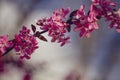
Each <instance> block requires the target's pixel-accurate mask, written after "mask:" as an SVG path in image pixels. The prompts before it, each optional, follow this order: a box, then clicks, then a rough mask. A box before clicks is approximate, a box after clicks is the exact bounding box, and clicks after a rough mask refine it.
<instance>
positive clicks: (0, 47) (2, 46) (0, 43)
mask: <svg viewBox="0 0 120 80" xmlns="http://www.w3.org/2000/svg"><path fill="white" fill-rule="evenodd" d="M9 47H11V42H9V41H8V35H5V36H0V56H1V55H2V54H3V53H5V52H6V50H7V49H8V48H9Z"/></svg>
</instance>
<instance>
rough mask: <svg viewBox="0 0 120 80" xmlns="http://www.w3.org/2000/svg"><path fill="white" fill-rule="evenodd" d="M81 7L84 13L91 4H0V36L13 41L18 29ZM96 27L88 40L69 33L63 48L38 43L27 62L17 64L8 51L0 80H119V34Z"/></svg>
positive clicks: (6, 0)
mask: <svg viewBox="0 0 120 80" xmlns="http://www.w3.org/2000/svg"><path fill="white" fill-rule="evenodd" d="M115 1H117V3H118V5H119V4H120V1H119V0H115ZM81 4H85V5H86V9H85V10H86V11H88V9H89V6H90V4H91V0H0V35H6V34H9V38H10V39H13V38H14V34H15V33H17V32H18V31H19V30H20V29H21V27H22V25H26V26H27V27H29V28H30V25H31V24H35V23H36V21H37V20H38V19H41V18H43V17H50V15H51V14H52V12H53V11H54V10H55V9H60V8H62V7H65V8H67V7H70V10H71V11H73V10H75V9H78V8H79V7H80V5H81ZM118 7H119V6H118ZM99 25H100V29H99V30H96V31H95V32H93V33H92V34H91V37H90V38H85V37H83V38H79V33H76V32H73V31H71V33H68V35H70V36H71V44H67V45H65V46H64V47H60V45H59V44H56V43H51V42H50V39H51V38H49V37H47V39H48V42H43V41H40V40H38V42H39V46H40V47H39V49H37V50H36V51H35V53H34V54H33V55H32V56H31V59H30V60H22V61H21V60H19V59H18V56H17V55H15V53H14V51H11V52H10V53H11V54H8V55H6V56H5V57H4V58H3V59H2V60H0V80H120V34H118V33H116V31H115V30H114V29H109V27H108V23H106V22H105V21H103V20H100V21H99ZM45 36H47V34H45Z"/></svg>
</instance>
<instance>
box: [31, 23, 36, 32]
mask: <svg viewBox="0 0 120 80" xmlns="http://www.w3.org/2000/svg"><path fill="white" fill-rule="evenodd" d="M31 28H32V31H33V33H35V32H36V26H35V25H33V24H31Z"/></svg>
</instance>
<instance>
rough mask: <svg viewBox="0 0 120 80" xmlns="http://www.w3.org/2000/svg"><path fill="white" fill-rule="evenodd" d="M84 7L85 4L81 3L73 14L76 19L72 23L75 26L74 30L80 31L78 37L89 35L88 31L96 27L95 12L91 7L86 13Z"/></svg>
mask: <svg viewBox="0 0 120 80" xmlns="http://www.w3.org/2000/svg"><path fill="white" fill-rule="evenodd" d="M84 8H85V6H84V5H81V7H80V9H79V10H78V11H77V12H76V14H75V17H76V20H75V21H74V24H75V25H76V27H75V29H74V31H80V37H82V36H86V37H90V32H92V31H93V30H95V29H98V24H97V21H98V19H97V18H96V13H95V12H94V11H93V10H92V9H91V10H90V12H89V14H88V15H86V14H85V12H84Z"/></svg>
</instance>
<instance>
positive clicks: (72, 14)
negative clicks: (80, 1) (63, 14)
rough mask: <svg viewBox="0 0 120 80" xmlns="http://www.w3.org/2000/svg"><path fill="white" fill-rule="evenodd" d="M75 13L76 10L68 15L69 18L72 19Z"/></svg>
mask: <svg viewBox="0 0 120 80" xmlns="http://www.w3.org/2000/svg"><path fill="white" fill-rule="evenodd" d="M77 11H78V10H74V11H73V12H71V14H70V16H69V17H70V18H72V17H73V16H74V15H75V14H76V13H77Z"/></svg>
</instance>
